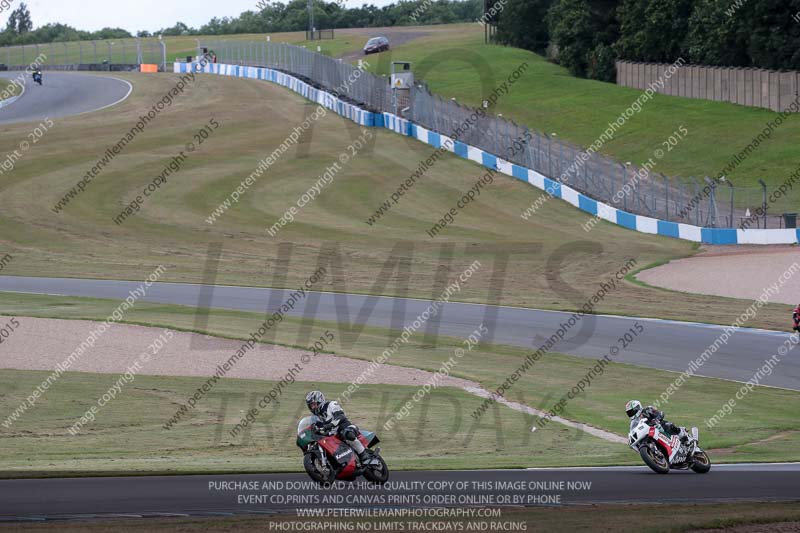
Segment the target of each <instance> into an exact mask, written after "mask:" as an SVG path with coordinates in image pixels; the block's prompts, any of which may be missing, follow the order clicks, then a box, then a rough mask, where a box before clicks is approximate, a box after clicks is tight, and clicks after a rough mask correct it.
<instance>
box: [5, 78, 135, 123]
mask: <svg viewBox="0 0 800 533" xmlns="http://www.w3.org/2000/svg"><path fill="white" fill-rule="evenodd" d="M19 76H23V77H24V78H20V79H24V80H25V92H24V93H23V94H22V96H21V97H20V98H19V99H18V100H17V101H16V102H14V103H12V104H10V105H8V106H6V107H3V108H0V124H12V123H15V122H39V121H42V120H44V119H45V118H51V119H54V118H59V117H68V116H72V115H79V114H81V113H88V112H90V111H97V110H99V109H104V108H106V107H109V106H112V105H114V104H116V103H119V102H121V101H123V100H125V98H127V97H128V95H129V94H130V93H131V90H132V89H133V87H132V86H131V84H130V83H128V82H127V81H124V80H120V79H117V78H112V77H108V76H97V75H89V74H72V73H62V72H51V71H47V70H45V71H44V73H43V76H42V78H43V85H41V86H39V85H38V84H36V83H34V82H33V80H32V79H31V77H30V75H25V73H24V72H14V71H9V72H0V78H6V79H14V78H17V77H19Z"/></svg>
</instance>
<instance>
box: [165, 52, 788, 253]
mask: <svg viewBox="0 0 800 533" xmlns="http://www.w3.org/2000/svg"><path fill="white" fill-rule="evenodd" d="M174 70H175V72H176V73H184V72H190V71H192V70H194V71H195V72H205V73H208V74H220V75H223V76H235V77H239V78H249V79H257V80H264V81H270V82H272V83H276V84H278V85H282V86H283V87H286V88H288V89H291V90H292V91H294V92H296V93H298V94H300V95H302V96H304V97H305V98H307V99H309V100H311V101H312V102H316V103H318V104H320V105H322V106H324V107H325V108H327V109H330V110H332V111H334V112H335V113H337V114H339V115H341V116H343V117H345V118H348V119H350V120H352V121H354V122H356V123H357V124H360V125H362V126H368V127H379V128H387V129H390V130H392V131H394V132H396V133H399V134H401V135H406V136H408V137H414V138H415V139H417V140H419V141H421V142H423V143H426V144H429V145H431V146H433V147H435V148H440V147H442V146H444V147H445V148H446V149H448V150H449V151H451V152H453V153H454V154H455V155H457V156H459V157H463V158H464V159H469V160H471V161H474V162H476V163H478V164H480V165H483V166H485V167H488V168H491V169H493V170H496V171H498V172H500V173H502V174H506V175H508V176H512V177H514V178H517V179H518V180H521V181H524V182H526V183H529V184H531V185H533V186H534V187H537V188H538V189H541V190H542V191H546V192H547V193H548V194H550V195H551V196H553V197H555V198H560V199H562V200H564V201H565V202H567V203H570V204H572V205H573V206H575V207H577V208H578V209H580V210H581V211H585V212H587V213H589V214H591V215H595V216H597V217H599V218H601V219H603V220H606V221H608V222H611V223H613V224H617V225H620V226H623V227H626V228H628V229H632V230H635V231H638V232H640V233H649V234H653V235H662V236H664V237H673V238H676V239H683V240H687V241H692V242H702V243H705V244H796V243H799V242H800V229H747V230H743V229H735V228H700V227H697V226H691V225H688V224H680V223H678V222H666V221H664V220H657V219H654V218H649V217H645V216H641V215H634V214H631V213H626V212H625V211H622V210H621V209H617V208H615V207H611V206H610V205H607V204H604V203H601V202H598V201H596V200H593V199H592V198H589V197H588V196H585V195H583V194H581V193H579V192H578V191H576V190H575V189H572V188H571V187H569V186H567V185H564V184H562V183H559V182H557V181H553V180H551V179H549V178H546V177H545V176H543V175H542V174H539V173H538V172H536V171H533V170H530V169H528V168H525V167H521V166H519V165H516V164H513V163H510V162H508V161H505V160H503V159H502V158H500V157H498V156H496V155H494V154H490V153H488V152H485V151H484V150H480V149H478V148H475V147H474V146H469V145H466V144H464V143H461V142H458V141H455V142H452V140H451V139H448V138H447V137H445V136H444V135H441V134H439V133H436V132H433V131H428V130H426V129H425V128H423V127H421V126H418V125H416V124H414V123H412V122H410V121H408V120H406V119H403V118H400V117H398V116H396V115H393V114H391V113H372V112H370V111H366V110H364V109H361V108H360V107H358V106H356V105H353V104H351V103H348V102H344V101H342V100H340V99H339V98H337V97H336V96H334V95H332V94H330V93H327V92H325V91H323V90H321V89H318V88H316V87H312V86H311V85H308V84H307V83H305V82H303V81H301V80H300V79H298V78H296V77H294V76H291V75H289V74H286V73H285V72H281V71H278V70H274V69H270V68H265V67H248V66H240V65H223V64H218V63H213V64H206V65H205V66H202V65H199V64H197V63H175V66H174Z"/></svg>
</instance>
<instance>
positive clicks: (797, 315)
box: [792, 304, 800, 333]
mask: <svg viewBox="0 0 800 533" xmlns="http://www.w3.org/2000/svg"><path fill="white" fill-rule="evenodd" d="M792 320H793V321H794V327H793V328H792V329H794V330H795V331H796V332H798V333H800V304H797V307H795V308H794V311H793V312H792Z"/></svg>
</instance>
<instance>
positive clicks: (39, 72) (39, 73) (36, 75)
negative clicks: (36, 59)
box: [33, 67, 42, 83]
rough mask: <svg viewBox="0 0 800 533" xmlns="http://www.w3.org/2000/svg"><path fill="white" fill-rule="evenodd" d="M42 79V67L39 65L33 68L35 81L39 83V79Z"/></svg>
mask: <svg viewBox="0 0 800 533" xmlns="http://www.w3.org/2000/svg"><path fill="white" fill-rule="evenodd" d="M37 78H38V79H37ZM41 79H42V69H41V68H39V67H36V68H35V69H34V70H33V81H35V82H37V83H38V82H39V80H41Z"/></svg>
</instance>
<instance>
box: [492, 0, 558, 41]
mask: <svg viewBox="0 0 800 533" xmlns="http://www.w3.org/2000/svg"><path fill="white" fill-rule="evenodd" d="M552 4H553V0H509V1H508V3H507V4H506V5H505V7H504V8H503V10H502V11H501V12H500V14H499V17H498V23H497V38H498V40H499V41H500V42H501V43H503V44H507V45H509V46H515V47H517V48H524V49H526V50H532V51H534V52H539V53H542V52H544V51H545V50H546V49H547V45H548V44H549V42H550V32H549V31H548V27H547V11H548V10H549V9H550V6H551V5H552Z"/></svg>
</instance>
